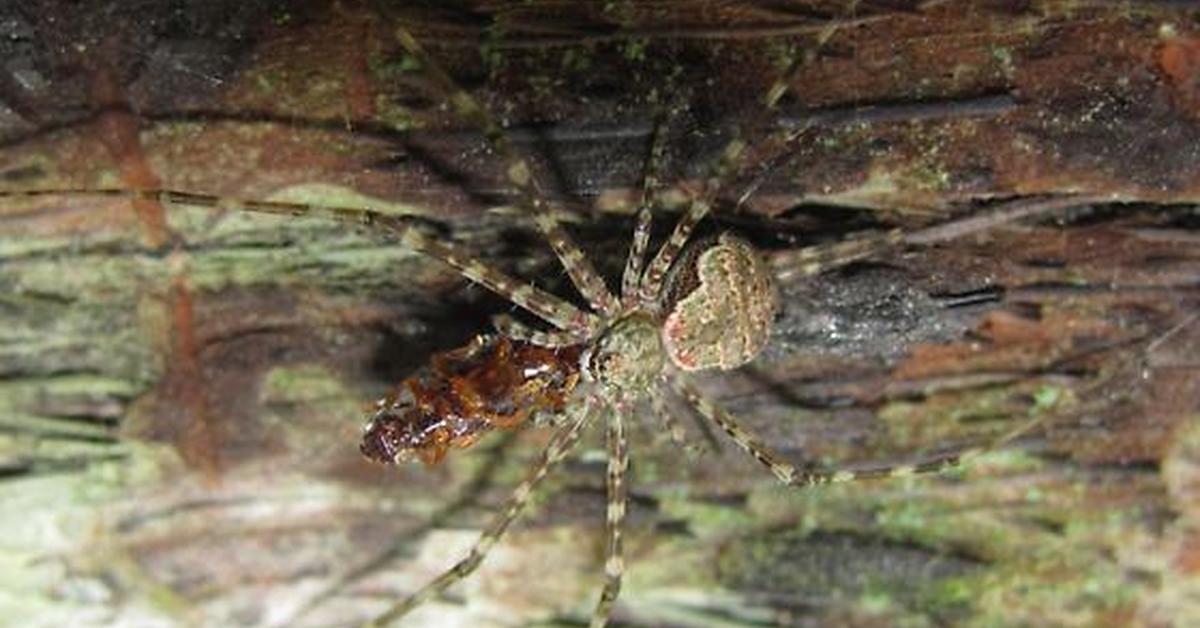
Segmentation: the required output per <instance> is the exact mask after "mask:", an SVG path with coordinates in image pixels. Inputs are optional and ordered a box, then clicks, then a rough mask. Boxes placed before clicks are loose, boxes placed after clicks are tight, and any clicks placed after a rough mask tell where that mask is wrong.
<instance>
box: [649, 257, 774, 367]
mask: <svg viewBox="0 0 1200 628" xmlns="http://www.w3.org/2000/svg"><path fill="white" fill-rule="evenodd" d="M664 294H665V297H664V311H666V313H667V317H666V322H665V323H664V324H663V329H662V339H663V346H664V347H665V348H666V350H667V355H669V356H670V358H671V361H672V362H674V363H675V365H676V366H678V367H679V368H681V369H683V370H685V371H699V370H704V369H710V368H720V369H732V368H737V367H739V366H741V365H743V364H745V363H747V362H749V361H750V360H752V359H754V357H755V356H757V355H758V354H759V353H760V352H761V351H762V350H763V347H765V346H766V344H767V339H768V338H769V337H770V334H771V323H772V321H773V320H774V318H775V310H776V307H777V303H778V297H777V295H776V290H775V282H774V280H773V279H772V277H771V274H770V269H768V268H767V265H766V263H765V262H764V261H763V259H762V256H760V255H759V253H758V251H756V250H754V248H753V247H751V246H750V245H749V244H748V243H746V242H745V241H744V240H741V239H739V238H736V237H734V236H731V235H729V234H722V235H721V236H720V237H718V238H716V239H715V240H708V241H701V242H698V243H697V244H695V245H693V247H691V249H690V250H689V251H687V252H685V253H684V254H683V255H682V256H681V257H680V259H679V261H678V263H677V264H676V267H675V268H673V269H672V271H671V276H670V277H669V278H668V283H667V290H666V291H665V292H664Z"/></svg>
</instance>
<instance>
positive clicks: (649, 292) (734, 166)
mask: <svg viewBox="0 0 1200 628" xmlns="http://www.w3.org/2000/svg"><path fill="white" fill-rule="evenodd" d="M857 4H858V2H857V1H855V2H851V3H849V5H848V7H847V9H846V12H845V14H846V15H849V14H851V13H853V11H854V9H855V8H856V6H857ZM843 21H844V20H842V19H835V20H830V22H829V24H827V25H826V26H825V28H823V29H821V31H820V32H818V33H817V36H816V43H815V45H814V46H812V47H811V48H810V49H809V50H808V51H807V52H806V53H805V54H799V55H795V56H793V57H792V59H791V61H790V62H789V63H788V67H787V69H785V70H784V71H783V72H782V73H781V74H780V75H779V78H777V79H776V80H775V82H774V83H772V84H771V87H770V88H768V89H767V91H766V94H765V95H764V96H763V99H762V103H761V107H760V109H759V111H758V114H757V116H755V117H756V118H758V119H761V118H763V117H765V116H766V115H768V114H770V113H772V112H774V111H775V110H776V109H777V108H778V107H779V101H780V99H782V98H783V96H784V94H786V93H787V92H788V90H789V89H790V85H791V84H792V83H793V82H794V79H795V77H796V75H797V73H798V72H799V71H800V70H801V69H802V68H803V67H804V66H806V65H808V64H810V63H812V62H813V61H814V60H815V59H816V54H817V52H818V51H819V50H820V49H821V48H822V47H823V46H824V45H825V44H826V43H827V42H828V41H829V39H830V38H831V37H833V35H834V33H836V32H837V30H838V28H840V27H841V25H842V23H843ZM748 127H749V125H748V124H746V123H743V124H739V125H738V126H737V127H736V129H735V131H734V135H733V139H732V140H730V141H729V143H728V144H726V145H725V148H724V149H722V151H721V155H720V157H719V158H718V159H717V161H716V163H715V164H714V166H713V168H712V171H711V172H710V174H709V175H708V176H707V177H706V179H705V180H704V182H703V183H702V184H701V188H700V191H699V192H698V193H697V194H696V196H694V197H693V199H692V201H691V203H690V204H689V205H688V208H687V211H685V212H684V214H683V216H681V217H680V218H679V221H678V222H677V223H675V229H674V230H673V231H672V232H671V235H670V237H668V238H667V241H666V242H664V243H663V245H662V247H661V248H659V250H658V253H656V254H655V255H654V259H653V260H651V262H650V265H649V266H648V267H647V268H646V273H645V276H644V277H643V278H642V285H641V291H640V292H641V299H642V303H644V304H651V303H653V301H654V299H656V298H657V297H658V295H659V294H660V293H661V292H662V284H663V280H664V278H665V277H666V274H667V271H668V270H670V268H671V265H672V264H674V263H675V259H676V258H677V257H678V256H679V253H680V251H682V250H683V247H684V245H686V244H687V242H688V240H689V239H690V238H691V237H692V232H693V231H694V230H695V228H696V225H698V224H699V223H700V221H701V220H703V219H704V217H705V216H707V215H708V213H709V211H711V209H712V206H713V203H714V202H716V199H717V196H718V194H719V193H720V191H721V189H722V188H723V187H724V186H725V183H726V182H727V180H728V179H729V178H730V177H731V176H732V175H733V174H734V173H736V172H738V171H740V170H741V169H742V167H743V165H744V164H742V162H743V161H744V159H743V158H742V155H743V153H744V152H745V149H746V142H745V140H743V139H742V138H743V137H744V136H745V134H746V133H745V131H746V129H747V128H748ZM798 135H799V134H798V132H797V131H796V130H794V129H792V130H784V131H778V132H776V133H773V134H771V137H770V138H768V140H767V142H769V143H781V142H782V143H785V144H786V143H787V141H788V139H789V138H795V137H797V136H798Z"/></svg>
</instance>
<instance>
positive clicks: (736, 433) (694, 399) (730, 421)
mask: <svg viewBox="0 0 1200 628" xmlns="http://www.w3.org/2000/svg"><path fill="white" fill-rule="evenodd" d="M671 383H672V385H673V386H674V387H675V389H676V390H677V391H678V392H679V394H681V395H683V397H684V398H685V399H687V400H688V402H689V403H691V404H692V405H693V406H694V407H695V408H696V410H697V411H699V412H700V414H702V415H704V416H705V417H707V418H708V419H709V420H711V421H712V422H714V423H716V424H717V425H718V426H719V427H720V428H721V429H722V430H724V431H725V433H726V434H728V435H729V437H730V438H732V439H733V441H734V442H735V443H737V445H738V446H739V447H741V448H742V449H743V450H744V451H745V452H746V453H748V454H750V455H751V456H753V457H754V459H755V460H758V461H759V462H760V463H762V464H763V465H764V466H766V467H767V468H768V469H770V470H771V473H774V474H775V477H777V478H779V480H780V481H781V482H783V483H784V484H787V485H789V486H800V487H807V486H815V485H819V484H833V483H841V482H853V481H857V480H869V479H878V478H898V477H905V476H910V475H916V474H920V473H937V472H939V471H943V470H945V469H949V468H952V467H956V466H959V465H962V464H964V463H966V462H967V461H969V460H972V459H974V458H977V457H979V456H980V455H982V454H985V453H988V452H991V451H993V450H995V449H997V448H999V447H1002V446H1004V445H1005V444H1007V443H1009V442H1011V441H1013V440H1014V439H1016V438H1018V437H1019V436H1021V435H1023V434H1025V433H1026V432H1029V431H1030V430H1031V429H1033V428H1034V427H1035V426H1036V425H1038V424H1040V423H1041V422H1042V421H1043V417H1041V416H1039V417H1036V418H1034V419H1032V420H1030V421H1027V422H1025V423H1024V424H1022V425H1020V426H1018V427H1017V428H1016V429H1014V430H1012V431H1010V432H1008V433H1007V434H1005V435H1004V436H1001V437H1000V438H998V439H996V440H994V441H992V442H990V443H988V444H985V445H983V446H980V447H972V448H969V449H966V450H963V451H959V452H954V453H949V454H941V455H937V456H935V457H933V458H930V459H928V460H923V461H921V462H917V463H913V464H901V465H890V466H884V467H875V468H868V469H855V470H844V469H843V470H834V469H803V470H801V469H797V468H796V467H795V466H793V465H791V464H789V463H787V462H784V461H783V459H782V458H781V457H780V456H779V454H777V453H775V452H774V451H772V450H771V449H770V448H768V447H767V446H766V445H764V444H763V443H762V441H760V440H759V439H758V438H757V437H755V436H754V435H753V434H751V433H750V432H749V431H748V430H746V428H744V427H742V426H741V425H740V424H739V423H738V421H737V419H735V418H734V417H733V415H731V414H730V413H729V412H728V411H726V410H725V409H724V408H722V407H720V406H719V405H717V404H715V403H713V402H711V401H709V400H708V399H707V398H705V397H704V396H703V395H701V394H700V391H698V390H696V388H695V387H693V386H692V385H691V384H690V383H688V382H687V381H686V379H685V378H684V376H683V375H681V374H675V375H674V376H673V377H672V378H671Z"/></svg>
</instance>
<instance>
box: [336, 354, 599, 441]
mask: <svg viewBox="0 0 1200 628" xmlns="http://www.w3.org/2000/svg"><path fill="white" fill-rule="evenodd" d="M582 349H583V347H582V345H573V346H568V347H559V348H547V347H541V346H538V345H534V344H531V343H528V342H524V341H519V340H513V339H510V338H507V337H504V336H495V335H493V336H480V337H478V338H476V339H475V341H474V342H472V343H471V344H470V345H468V346H466V347H463V348H460V349H455V350H452V351H447V352H445V353H440V354H438V355H436V356H434V358H433V360H432V361H431V366H430V367H428V368H426V369H423V370H422V371H421V372H419V373H417V374H416V375H413V376H412V377H409V378H407V379H405V380H404V381H403V382H401V383H400V385H399V386H397V387H396V389H395V390H394V391H392V392H391V393H389V394H388V395H387V396H385V397H384V398H383V399H380V400H379V401H378V402H377V403H376V412H375V415H374V416H373V417H371V421H370V422H369V423H368V424H367V428H366V432H365V433H364V434H363V440H362V444H361V446H360V449H361V450H362V453H363V455H365V456H367V457H368V458H370V459H372V460H376V461H378V462H382V463H385V464H395V463H398V462H401V461H404V460H408V459H411V458H413V457H417V458H420V459H421V460H422V461H423V462H425V463H426V464H435V463H437V462H439V461H440V460H441V459H442V458H443V457H445V455H446V451H447V450H449V449H450V448H452V447H454V448H464V447H469V446H470V445H472V444H473V443H474V442H475V441H476V440H478V439H479V437H481V436H483V435H484V434H486V433H487V432H490V431H491V430H493V429H495V428H504V429H510V428H515V427H517V426H519V425H521V424H523V423H524V422H525V421H527V420H528V419H529V418H530V417H531V416H533V415H534V414H535V413H538V412H548V413H557V412H561V411H562V409H563V407H564V406H565V405H566V402H567V399H568V398H569V397H570V396H571V393H572V392H573V391H574V390H575V385H576V384H577V383H578V382H579V356H580V353H581V352H582Z"/></svg>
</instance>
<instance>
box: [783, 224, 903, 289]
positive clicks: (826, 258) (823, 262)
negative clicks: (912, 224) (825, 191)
mask: <svg viewBox="0 0 1200 628" xmlns="http://www.w3.org/2000/svg"><path fill="white" fill-rule="evenodd" d="M904 240H905V234H904V231H902V230H900V229H891V230H889V231H886V232H884V233H878V234H869V235H864V236H860V237H856V238H853V239H849V240H843V241H841V242H832V243H829V244H818V245H816V246H806V247H804V248H802V249H796V250H793V251H783V252H781V253H778V254H776V255H774V256H772V257H771V260H770V264H771V267H772V269H773V270H774V275H775V278H776V279H777V280H779V281H789V280H792V279H796V278H800V277H809V276H812V275H818V274H820V273H822V272H824V271H825V270H827V269H829V268H833V267H836V266H844V265H846V264H849V263H850V262H856V261H858V260H861V259H865V258H867V257H870V256H872V255H877V254H879V253H881V252H883V251H886V250H887V249H890V248H894V247H896V246H899V245H901V244H903V243H904Z"/></svg>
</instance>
